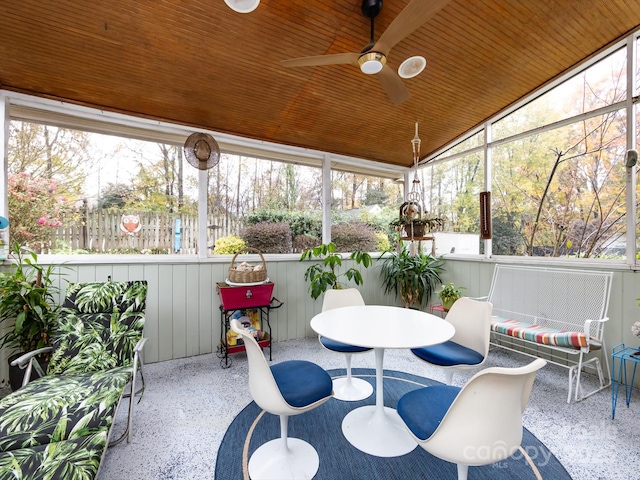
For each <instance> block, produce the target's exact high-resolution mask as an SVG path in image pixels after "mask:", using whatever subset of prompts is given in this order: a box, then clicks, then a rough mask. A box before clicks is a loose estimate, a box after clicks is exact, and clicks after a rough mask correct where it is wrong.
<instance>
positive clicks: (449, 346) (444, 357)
mask: <svg viewBox="0 0 640 480" xmlns="http://www.w3.org/2000/svg"><path fill="white" fill-rule="evenodd" d="M411 353H413V354H414V355H415V356H417V357H420V358H421V359H422V360H424V361H426V362H429V363H432V364H433V365H440V366H442V367H450V366H452V365H477V364H479V363H482V360H483V359H484V357H483V356H482V355H481V354H479V353H478V352H476V351H475V350H471V349H470V348H467V347H463V346H462V345H460V344H458V343H456V342H452V341H451V340H449V341H447V342H444V343H439V344H438V345H431V346H429V347H421V348H412V349H411Z"/></svg>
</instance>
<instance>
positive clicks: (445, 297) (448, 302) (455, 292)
mask: <svg viewBox="0 0 640 480" xmlns="http://www.w3.org/2000/svg"><path fill="white" fill-rule="evenodd" d="M464 288H465V287H457V286H455V285H454V284H453V283H443V284H442V288H441V289H440V291H439V292H438V296H439V297H440V300H442V309H443V310H444V311H445V312H448V311H449V309H450V308H451V306H452V305H453V304H454V303H455V301H456V300H458V299H459V298H460V297H462V290H464Z"/></svg>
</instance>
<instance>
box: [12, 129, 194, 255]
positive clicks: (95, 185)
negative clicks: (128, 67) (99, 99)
mask: <svg viewBox="0 0 640 480" xmlns="http://www.w3.org/2000/svg"><path fill="white" fill-rule="evenodd" d="M8 172H9V219H10V232H11V241H17V242H19V243H20V244H23V245H27V246H29V247H31V248H33V249H34V250H36V251H38V252H40V253H66V254H75V253H107V254H119V253H120V254H123V253H126V254H135V253H140V254H143V253H144V254H174V253H190V254H195V253H196V251H197V227H196V225H197V208H196V199H197V183H196V181H197V177H196V175H195V170H194V169H193V168H191V167H189V166H188V165H186V162H185V161H184V160H183V158H182V149H181V148H179V147H176V146H173V145H165V144H159V143H155V142H145V141H140V140H132V139H128V138H123V137H115V136H108V135H100V134H96V133H90V132H83V131H77V130H70V129H63V128H58V127H54V126H50V125H41V124H35V123H28V122H20V121H12V122H10V135H9V162H8ZM180 227H181V231H180V230H179V228H180ZM179 234H180V235H179Z"/></svg>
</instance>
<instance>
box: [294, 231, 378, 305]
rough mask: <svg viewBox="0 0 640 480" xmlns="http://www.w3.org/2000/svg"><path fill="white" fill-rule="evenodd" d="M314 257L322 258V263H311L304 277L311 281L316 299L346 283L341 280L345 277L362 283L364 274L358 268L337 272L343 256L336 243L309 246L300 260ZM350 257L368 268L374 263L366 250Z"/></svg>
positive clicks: (312, 296)
mask: <svg viewBox="0 0 640 480" xmlns="http://www.w3.org/2000/svg"><path fill="white" fill-rule="evenodd" d="M314 258H319V259H322V263H315V264H313V265H311V266H310V267H309V268H307V270H306V271H305V273H304V279H305V280H306V281H307V282H311V284H310V285H309V292H310V294H311V298H313V299H314V300H315V299H317V298H318V297H319V296H320V295H322V294H323V293H324V292H326V291H327V290H329V289H340V288H342V287H343V286H344V285H345V283H344V282H341V281H340V280H341V278H343V277H344V278H346V279H347V280H350V281H353V282H354V283H355V284H356V285H362V283H363V280H362V274H361V273H360V270H358V269H357V268H355V267H351V268H349V269H348V270H346V271H345V272H343V273H338V272H337V269H338V267H341V266H342V256H341V255H340V254H339V253H337V248H336V246H335V244H333V243H323V244H321V245H318V246H317V247H313V248H309V249H307V250H305V251H304V252H302V255H301V256H300V261H303V260H312V259H314ZM349 258H351V259H352V260H354V261H355V262H356V264H357V265H362V266H363V267H364V268H368V267H369V266H370V265H371V263H372V260H371V255H369V254H368V253H366V252H361V251H355V252H353V253H351V255H350V256H349Z"/></svg>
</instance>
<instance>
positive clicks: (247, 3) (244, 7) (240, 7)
mask: <svg viewBox="0 0 640 480" xmlns="http://www.w3.org/2000/svg"><path fill="white" fill-rule="evenodd" d="M224 3H226V4H227V5H228V6H229V8H230V9H231V10H233V11H235V12H238V13H249V12H253V11H254V10H255V9H256V8H258V5H259V4H260V0H224Z"/></svg>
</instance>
